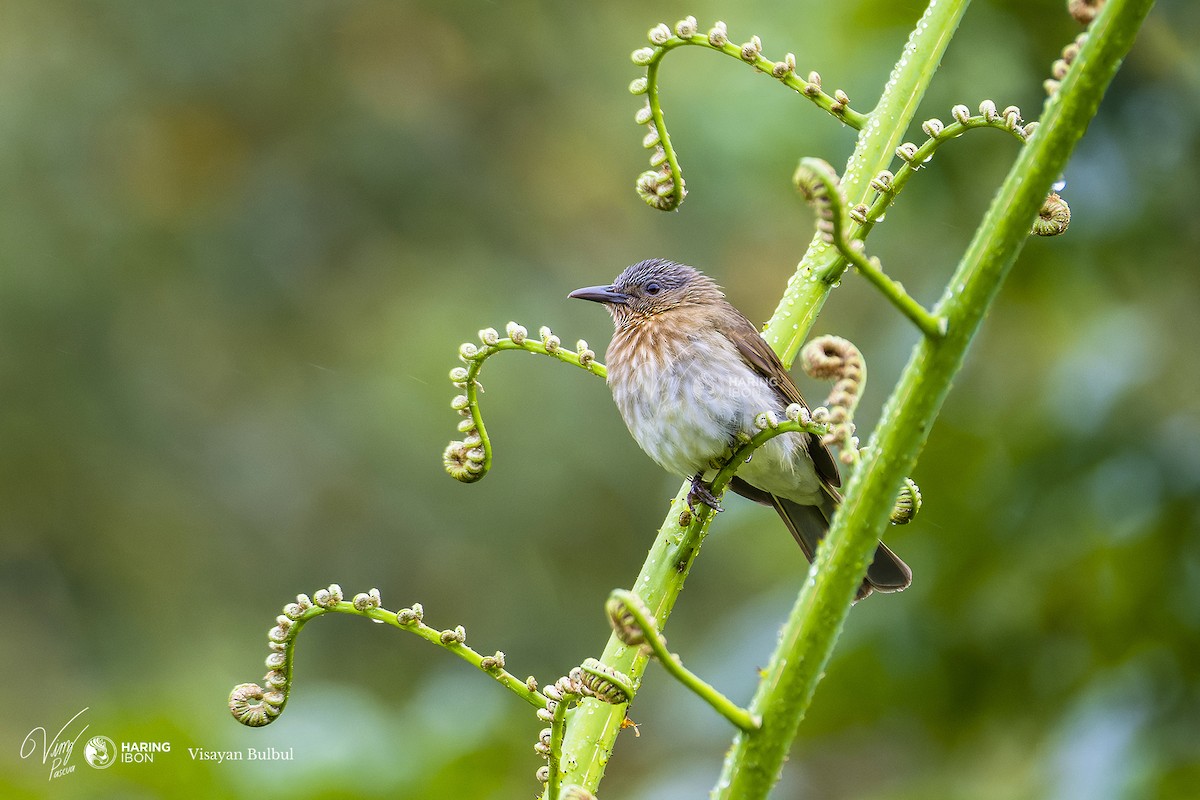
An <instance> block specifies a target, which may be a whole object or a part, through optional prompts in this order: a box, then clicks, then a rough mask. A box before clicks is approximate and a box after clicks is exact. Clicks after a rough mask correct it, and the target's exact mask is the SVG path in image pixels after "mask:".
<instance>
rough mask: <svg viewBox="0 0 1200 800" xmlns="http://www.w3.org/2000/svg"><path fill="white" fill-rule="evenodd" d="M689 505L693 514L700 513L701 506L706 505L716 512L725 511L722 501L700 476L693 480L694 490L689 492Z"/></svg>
mask: <svg viewBox="0 0 1200 800" xmlns="http://www.w3.org/2000/svg"><path fill="white" fill-rule="evenodd" d="M687 504H688V508H690V509H691V511H692V513H693V514H696V513H699V511H700V509H699V506H700V504H704V505H706V506H708V507H709V508H711V509H712V510H713V511H716V512H720V511H724V510H725V509H723V508H721V501H720V500H718V499H717V496H716V495H715V494H713V493H712V488H711V487H710V486H709V485H708V484H707V483H705V482H704V481H703V480H702V479H701V478H700V476H699V475H697V476H696V477H694V478H692V488H691V490H690V491H689V492H688V496H687Z"/></svg>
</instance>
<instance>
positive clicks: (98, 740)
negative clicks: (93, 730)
mask: <svg viewBox="0 0 1200 800" xmlns="http://www.w3.org/2000/svg"><path fill="white" fill-rule="evenodd" d="M83 760H84V761H86V762H87V763H88V766H89V767H95V768H96V769H108V768H109V767H111V766H112V765H113V764H115V763H116V761H117V745H116V744H115V743H114V742H113V740H112V739H110V738H108V737H107V736H93V737H92V738H90V739H88V741H87V744H85V745H84V746H83Z"/></svg>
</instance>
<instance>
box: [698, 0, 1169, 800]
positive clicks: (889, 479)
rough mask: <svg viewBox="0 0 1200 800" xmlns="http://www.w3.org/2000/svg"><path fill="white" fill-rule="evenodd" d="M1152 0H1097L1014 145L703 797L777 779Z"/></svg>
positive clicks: (759, 790) (753, 790)
mask: <svg viewBox="0 0 1200 800" xmlns="http://www.w3.org/2000/svg"><path fill="white" fill-rule="evenodd" d="M1152 5H1153V0H1109V2H1108V3H1107V4H1106V5H1105V7H1104V10H1103V11H1102V12H1101V15H1100V16H1099V17H1098V18H1097V20H1096V22H1095V23H1094V25H1093V29H1092V33H1091V36H1090V37H1089V39H1088V41H1087V43H1086V44H1085V45H1084V46H1083V48H1082V50H1081V52H1080V54H1079V56H1078V57H1077V59H1076V61H1075V63H1074V65H1073V66H1072V68H1071V71H1070V72H1069V73H1068V75H1067V77H1066V79H1065V80H1064V81H1063V82H1062V85H1061V87H1060V89H1059V91H1058V93H1057V94H1056V95H1055V96H1054V98H1053V99H1051V100H1050V101H1049V102H1048V104H1047V107H1046V109H1045V110H1044V112H1043V114H1042V119H1041V126H1040V128H1039V129H1038V131H1037V133H1036V134H1035V135H1034V136H1033V137H1032V139H1031V140H1030V142H1029V144H1028V145H1027V146H1026V147H1025V148H1024V149H1023V150H1022V152H1021V154H1020V155H1019V156H1018V159H1017V161H1016V163H1015V164H1014V165H1013V167H1012V169H1011V170H1010V172H1009V174H1008V177H1007V178H1006V179H1005V181H1004V184H1003V185H1002V186H1001V188H1000V191H999V192H998V193H997V195H996V197H995V198H994V200H993V202H992V204H991V206H990V208H989V209H988V212H987V214H986V216H985V217H984V220H983V222H982V223H981V224H980V226H979V228H978V230H977V231H976V234H975V237H974V239H973V240H972V242H971V244H970V246H969V247H968V249H967V252H966V254H965V255H964V256H963V259H962V261H961V262H960V264H959V267H958V269H957V271H956V272H955V275H954V277H953V278H952V279H951V281H950V283H949V285H948V286H947V289H946V292H945V295H944V296H943V298H942V301H941V303H940V304H939V306H938V312H939V313H941V314H944V315H945V316H946V317H947V318H948V319H949V320H950V327H949V331H948V333H947V335H946V336H945V337H943V338H941V339H931V338H923V339H922V341H921V342H919V343H918V344H917V346H916V347H915V348H914V351H913V355H912V357H911V359H910V361H909V363H908V366H907V367H906V368H905V371H904V374H903V375H902V376H901V379H900V382H899V383H898V384H897V387H896V389H895V391H893V393H892V395H891V397H890V398H889V400H888V403H887V405H886V406H885V408H884V412H883V416H882V419H881V421H880V424H879V427H878V428H877V429H876V432H875V435H874V437H873V439H872V442H871V445H870V447H869V448H868V450H867V453H866V455H865V456H864V458H863V461H862V463H861V465H860V468H859V469H856V470H855V471H854V474H853V476H852V477H851V479H850V482H849V484H848V486H847V487H846V491H845V502H844V503H843V504H842V506H841V508H840V509H839V511H838V513H837V515H836V516H835V518H834V522H833V525H832V527H831V529H830V531H829V535H828V537H827V538H826V540H825V542H824V543H823V544H822V546H821V548H820V549H819V550H818V553H817V560H816V563H815V564H814V565H813V570H812V572H811V573H810V575H812V577H813V580H812V582H811V583H808V584H806V585H805V588H804V589H803V590H802V591H801V593H800V596H799V598H798V599H797V602H796V605H795V607H794V608H793V610H792V613H791V615H790V617H789V619H788V621H787V623H786V624H785V626H784V629H783V631H782V634H781V637H780V645H779V647H778V649H777V650H776V651H775V653H774V655H773V656H772V659H771V662H770V664H769V666H768V668H767V673H766V675H765V676H764V678H763V680H762V682H761V683H760V685H759V691H758V693H757V694H756V695H755V698H754V701H753V702H752V704H751V706H750V708H751V711H754V712H757V713H760V714H761V715H762V717H763V727H762V728H761V729H760V730H759V731H754V732H750V733H746V732H742V733H739V734H738V735H737V737H736V739H735V741H734V746H733V748H732V749H731V750H730V752H729V754H728V756H727V758H726V761H725V769H724V771H723V773H722V776H721V779H720V781H719V783H718V785H717V788H716V789H715V790H714V791H713V795H712V796H713V797H714V798H718V799H719V800H722V799H723V800H733V798H737V800H751V799H752V798H763V797H765V796H766V795H767V793H768V791H769V790H770V788H771V786H773V785H774V783H775V781H776V780H777V778H778V776H779V773H780V770H781V768H782V766H783V762H784V760H785V758H786V756H787V752H788V750H789V748H790V745H791V742H792V740H793V739H794V737H795V733H796V729H797V726H798V725H799V723H800V720H801V718H802V717H803V715H804V712H805V710H806V709H807V708H808V704H809V702H810V701H811V698H812V694H813V691H814V690H815V688H816V685H817V683H818V682H819V681H820V678H821V675H822V674H823V672H824V670H825V666H826V664H827V662H828V660H829V656H830V654H831V653H832V650H833V646H834V643H835V642H836V640H837V637H838V635H839V633H840V632H841V628H842V625H843V624H844V622H845V618H846V616H847V614H848V612H849V608H850V604H851V599H852V598H853V596H854V591H855V587H856V586H857V585H858V583H859V581H861V579H862V576H863V575H864V574H865V572H866V568H867V565H868V563H869V561H870V558H871V553H872V552H873V551H874V548H875V543H876V540H877V539H878V537H879V535H880V534H881V533H882V531H883V529H884V528H885V527H886V520H887V516H888V510H889V507H890V505H891V503H892V499H893V498H894V497H895V496H896V491H897V490H898V489H899V487H900V484H901V483H902V481H903V478H904V475H905V474H906V473H907V472H909V471H910V470H911V469H912V468H913V466H914V465H915V463H916V459H917V456H918V454H919V453H920V450H921V448H922V446H923V445H924V443H925V439H926V437H927V435H928V431H929V429H930V427H931V425H932V423H933V421H934V418H935V417H936V416H937V413H938V410H939V409H940V408H941V404H942V401H943V400H944V399H945V396H946V394H947V393H948V391H949V388H950V383H951V381H952V379H953V377H954V375H955V374H956V373H957V372H958V370H959V368H960V367H961V365H962V361H963V357H964V355H965V353H966V350H967V347H968V345H969V344H970V341H971V339H972V338H973V337H974V335H975V333H976V331H977V330H978V327H979V325H980V323H981V322H982V320H983V317H984V315H985V313H986V311H987V309H988V307H989V305H990V304H991V302H992V300H993V298H994V297H995V295H996V292H997V291H998V290H999V288H1000V285H1001V283H1002V282H1003V280H1004V278H1005V276H1006V275H1007V273H1008V271H1009V269H1010V268H1011V266H1012V264H1013V262H1014V260H1015V259H1016V256H1017V253H1018V252H1019V251H1020V249H1021V246H1022V245H1023V243H1024V242H1025V239H1026V238H1027V235H1028V231H1029V224H1030V221H1031V220H1032V219H1033V217H1034V216H1035V215H1036V213H1037V211H1038V208H1039V207H1040V205H1041V203H1042V200H1043V199H1044V198H1045V195H1046V192H1047V190H1048V189H1049V186H1050V184H1051V182H1052V181H1053V180H1054V179H1055V177H1056V176H1057V175H1058V174H1059V173H1060V172H1061V170H1062V169H1063V167H1064V166H1065V164H1066V162H1067V159H1068V157H1069V156H1070V153H1071V150H1072V149H1073V148H1074V145H1075V143H1076V142H1077V141H1078V139H1079V138H1080V136H1082V135H1083V132H1084V130H1086V128H1087V124H1088V122H1089V121H1090V120H1091V118H1092V117H1093V116H1094V115H1095V112H1096V109H1097V107H1098V106H1099V103H1100V99H1101V97H1102V96H1103V94H1104V90H1105V89H1106V87H1107V86H1108V84H1109V82H1110V81H1111V79H1112V76H1113V75H1114V74H1115V73H1116V70H1117V68H1118V66H1119V65H1120V62H1121V60H1122V58H1124V56H1125V54H1126V53H1127V52H1128V50H1129V48H1130V46H1132V44H1133V39H1134V36H1135V34H1136V32H1137V30H1138V28H1139V27H1140V25H1141V22H1142V20H1143V19H1144V18H1145V15H1146V14H1147V13H1148V12H1149V10H1150V7H1151V6H1152Z"/></svg>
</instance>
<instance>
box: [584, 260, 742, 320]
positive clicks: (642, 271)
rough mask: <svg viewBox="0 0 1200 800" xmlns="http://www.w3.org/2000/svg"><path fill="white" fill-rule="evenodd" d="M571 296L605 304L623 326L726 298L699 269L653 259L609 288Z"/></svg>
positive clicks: (588, 289) (587, 288) (593, 288)
mask: <svg viewBox="0 0 1200 800" xmlns="http://www.w3.org/2000/svg"><path fill="white" fill-rule="evenodd" d="M567 297H574V298H577V299H579V300H591V301H593V302H596V303H602V304H603V305H604V307H605V308H607V309H608V313H610V314H612V317H613V322H614V323H616V325H617V327H621V326H623V325H636V324H638V323H640V322H642V321H644V320H647V319H650V318H652V317H656V316H658V315H659V314H664V313H667V312H671V311H674V310H676V309H689V308H696V307H699V306H705V305H712V304H716V303H720V302H721V301H722V300H724V298H725V295H724V294H723V293H722V292H721V289H720V287H718V286H717V284H716V282H715V281H713V279H712V278H710V277H708V276H707V275H705V274H704V273H702V272H700V271H699V270H698V269H695V268H694V267H689V266H687V265H686V264H676V263H675V262H674V261H667V260H666V259H662V258H652V259H649V260H647V261H639V262H638V263H636V264H634V265H632V266H630V267H628V268H626V269H625V271H624V272H622V273H621V274H620V275H618V276H617V279H616V280H615V281H613V282H612V284H610V285H608V286H585V287H584V288H582V289H576V290H575V291H573V292H571V293H570V294H569V295H567Z"/></svg>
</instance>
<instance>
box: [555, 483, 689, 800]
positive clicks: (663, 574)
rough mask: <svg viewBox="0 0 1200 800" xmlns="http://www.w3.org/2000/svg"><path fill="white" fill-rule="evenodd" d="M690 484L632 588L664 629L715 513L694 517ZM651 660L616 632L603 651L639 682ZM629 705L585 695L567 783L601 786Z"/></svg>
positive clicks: (567, 758)
mask: <svg viewBox="0 0 1200 800" xmlns="http://www.w3.org/2000/svg"><path fill="white" fill-rule="evenodd" d="M690 488H691V487H690V485H688V484H684V486H683V487H682V488H681V489H680V490H679V494H678V495H676V497H675V500H674V501H673V502H672V503H671V510H670V512H669V513H668V514H667V518H666V520H665V521H664V522H663V524H662V527H661V528H659V531H658V536H656V537H655V539H654V544H653V545H652V546H651V548H650V554H649V555H648V556H647V557H646V561H645V563H644V564H642V571H641V572H640V573H638V576H637V580H635V581H634V584H633V592H634V593H635V594H636V595H637V596H638V597H639V598H641V600H642V603H643V604H644V605H645V606H646V608H647V609H648V610H649V611H650V614H651V615H653V616H654V619H655V620H656V621H657V623H658V626H659V628H660V629H661V628H662V626H663V625H665V624H666V621H667V617H668V616H670V614H671V609H672V608H674V606H675V600H676V599H677V598H678V597H679V592H680V591H682V589H683V582H684V580H685V579H686V578H687V575H688V571H689V570H690V569H691V566H692V562H693V561H694V560H695V558H696V554H697V553H698V552H699V550H700V543H701V542H702V541H703V539H704V535H705V533H706V532H707V530H708V525H709V522H710V521H711V520H712V514H711V513H706V514H703V515H702V517H701V518H700V519H693V518H692V516H691V512H689V511H688V508H687V493H688V490H689V489H690ZM681 522H682V523H683V524H682V525H681V524H680V523H681ZM649 661H650V656H649V654H647V653H645V652H643V651H642V649H641V648H639V647H629V646H628V645H626V644H624V643H622V642H621V640H620V639H618V638H617V636H616V634H613V635H612V636H610V637H609V639H608V644H607V645H606V646H605V648H604V653H603V655H601V656H600V662H601V663H602V664H604V665H606V666H609V667H612V668H613V669H616V670H619V671H620V672H623V673H625V674H626V675H627V676H629V678H630V679H631V680H632V681H633V683H634V685H635V686H636V685H637V684H638V683H639V682H640V680H641V676H642V673H643V672H645V671H646V665H647V664H648V663H649ZM626 707H627V706H626V705H624V704H622V705H609V704H608V703H604V702H601V701H600V700H597V699H596V698H591V697H588V698H584V699H583V700H582V701H580V704H579V707H578V708H577V709H576V710H575V711H574V712H573V713H572V715H571V717H570V719H569V720H568V723H567V733H566V736H565V738H564V740H563V747H562V759H561V762H560V763H561V764H562V766H563V770H564V773H563V779H562V784H563V785H564V786H565V785H568V784H572V783H574V784H578V785H579V786H582V787H584V788H586V789H588V790H590V791H595V790H596V786H597V785H598V784H599V783H600V779H601V778H602V777H604V768H605V766H606V765H607V764H608V757H609V754H610V753H611V752H612V748H613V744H614V742H616V739H617V734H618V733H620V731H621V727H622V724H623V723H624V721H625V709H626ZM547 800H557V798H548V799H547Z"/></svg>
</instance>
